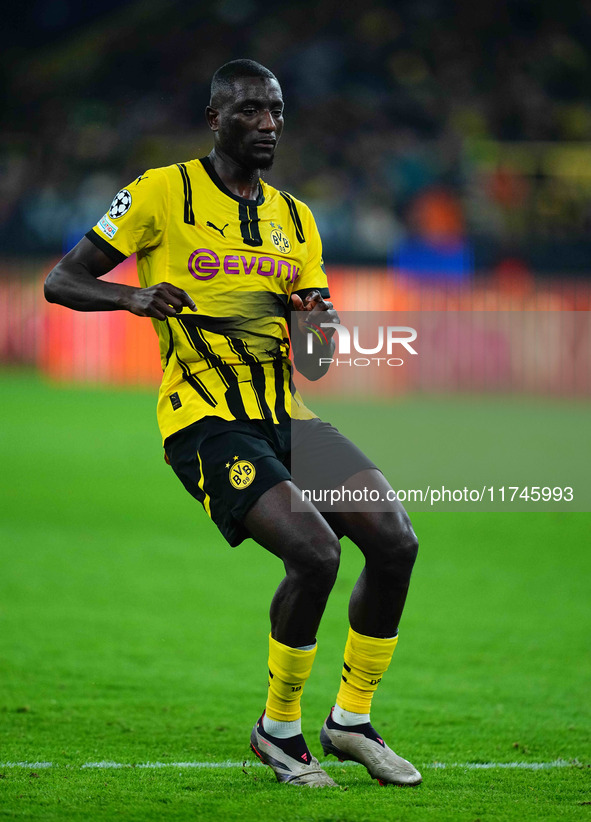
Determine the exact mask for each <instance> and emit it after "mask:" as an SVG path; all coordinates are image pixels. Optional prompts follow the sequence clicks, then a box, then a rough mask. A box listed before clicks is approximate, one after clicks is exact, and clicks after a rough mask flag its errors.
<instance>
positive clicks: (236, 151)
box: [212, 77, 283, 170]
mask: <svg viewBox="0 0 591 822" xmlns="http://www.w3.org/2000/svg"><path fill="white" fill-rule="evenodd" d="M215 123H216V125H217V129H216V128H214V131H216V146H217V147H219V148H220V149H221V150H222V151H224V152H225V153H226V154H227V155H228V156H230V157H231V158H232V159H233V160H234V161H235V162H237V163H238V164H239V165H241V166H242V167H243V168H248V169H252V170H254V169H266V168H271V166H272V165H273V160H274V157H275V147H276V145H277V143H278V141H279V138H280V137H281V132H282V131H283V97H282V95H281V88H280V86H279V83H278V82H277V81H276V80H270V79H266V78H263V77H244V78H242V79H240V80H237V81H236V82H235V83H234V96H233V97H232V99H229V100H226V101H225V102H224V104H223V105H222V106H220V108H219V110H218V116H217V118H215ZM212 127H213V125H212Z"/></svg>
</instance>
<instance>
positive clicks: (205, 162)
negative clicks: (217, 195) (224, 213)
mask: <svg viewBox="0 0 591 822" xmlns="http://www.w3.org/2000/svg"><path fill="white" fill-rule="evenodd" d="M199 162H200V163H201V165H202V166H203V168H204V169H205V170H206V171H207V173H208V175H209V177H210V178H211V181H212V183H214V184H215V185H216V186H217V187H218V188H219V190H220V191H221V192H223V193H224V194H225V195H226V196H227V197H231V198H232V199H233V200H236V202H238V203H244V204H245V205H255V206H260V205H262V204H263V203H264V202H265V195H264V194H263V187H262V185H261V183H260V180H259V195H258V197H257V198H256V200H247V199H246V197H239V196H238V195H237V194H232V192H231V191H230V189H229V188H228V187H227V186H225V185H224V183H223V182H222V179H221V177H220V176H219V174H218V173H217V171H216V170H215V168H214V167H213V163H212V162H211V160H210V159H209V157H201V158H200V160H199Z"/></svg>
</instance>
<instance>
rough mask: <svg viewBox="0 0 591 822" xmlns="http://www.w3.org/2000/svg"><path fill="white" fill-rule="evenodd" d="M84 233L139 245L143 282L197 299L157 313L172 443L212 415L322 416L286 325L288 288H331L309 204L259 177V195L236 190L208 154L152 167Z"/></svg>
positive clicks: (118, 253)
mask: <svg viewBox="0 0 591 822" xmlns="http://www.w3.org/2000/svg"><path fill="white" fill-rule="evenodd" d="M86 236H87V237H88V238H89V239H90V240H91V241H92V242H93V243H94V244H95V245H96V246H98V247H99V248H100V249H102V250H103V251H104V252H105V253H106V254H107V255H108V256H109V257H110V258H111V259H112V260H113V261H115V262H121V261H122V260H124V259H125V258H126V257H128V256H129V255H130V254H133V253H137V267H138V274H139V279H140V284H141V286H142V287H148V286H151V285H155V284H157V283H159V282H169V283H172V284H174V285H176V286H178V287H179V288H182V289H184V290H185V291H186V292H187V293H188V294H190V296H191V297H192V299H193V300H194V302H195V304H196V306H197V312H196V313H195V312H193V311H190V310H189V309H186V308H185V309H183V311H182V312H181V313H180V314H178V315H177V316H176V317H171V318H168V319H166V320H152V322H153V324H154V327H155V329H156V331H157V333H158V337H159V341H160V355H161V359H162V369H163V372H164V373H163V378H162V384H161V387H160V394H159V399H158V422H159V425H160V430H161V432H162V437H163V439H166V437H168V436H170V435H171V434H173V433H174V432H175V431H178V430H180V429H181V428H185V427H186V426H187V425H190V424H191V423H193V422H196V421H197V420H199V419H201V418H202V417H206V416H215V417H221V418H222V419H239V420H245V419H267V420H270V421H272V422H274V423H279V422H285V421H286V420H288V419H289V418H295V419H309V418H312V417H314V416H315V415H314V414H313V413H312V412H311V411H309V410H308V409H307V408H306V407H305V405H304V404H303V402H302V399H301V397H300V395H299V393H298V392H297V391H296V390H295V388H294V385H293V381H292V366H291V361H290V358H289V336H288V329H287V317H288V305H289V299H290V296H291V294H293V293H295V292H306V293H307V292H308V291H309V290H310V289H312V288H317V289H319V290H320V292H321V294H322V295H323V296H328V289H327V282H326V274H325V272H324V265H323V263H322V246H321V242H320V237H319V234H318V229H317V228H316V224H315V222H314V218H313V216H312V213H311V211H310V209H309V208H308V207H307V206H306V205H305V204H304V203H302V202H300V201H298V200H296V199H295V198H293V197H292V196H291V195H289V194H287V193H286V192H283V191H278V190H277V189H275V188H273V187H272V186H270V185H268V184H267V183H265V182H263V181H262V180H261V181H260V183H259V195H258V198H257V199H256V200H245V199H243V198H242V197H238V196H236V195H235V194H232V192H230V191H229V190H228V189H227V188H226V186H225V185H224V183H223V182H222V181H221V179H220V178H219V176H218V175H217V173H216V171H215V169H214V167H213V165H212V163H211V162H210V161H209V159H208V158H204V159H201V160H192V161H190V162H187V163H179V164H177V165H173V166H168V167H166V168H156V169H150V170H149V171H146V172H145V173H144V174H142V175H141V176H140V177H138V178H137V180H135V181H134V182H133V183H131V185H129V186H127V188H124V189H122V190H121V191H120V192H119V193H118V194H117V195H116V196H115V198H114V200H113V202H112V204H111V207H110V209H109V211H108V212H107V213H106V214H105V215H104V217H102V218H101V219H100V220H99V221H98V223H97V224H96V226H94V228H93V229H91V230H90V231H89V232H88V234H87V235H86Z"/></svg>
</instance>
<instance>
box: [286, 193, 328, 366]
mask: <svg viewBox="0 0 591 822" xmlns="http://www.w3.org/2000/svg"><path fill="white" fill-rule="evenodd" d="M295 202H296V203H297V208H298V211H299V213H300V214H301V218H302V224H303V234H304V237H305V243H306V248H307V252H308V254H307V259H306V261H305V264H304V266H303V267H302V272H301V274H300V276H299V277H298V279H297V280H296V283H295V288H294V290H293V291H292V292H291V295H290V297H291V304H290V307H291V309H292V313H291V329H290V333H291V347H292V353H293V359H294V363H295V366H296V368H297V369H298V371H299V372H300V373H301V374H303V375H304V377H306V378H307V379H309V380H318V379H320V377H323V376H324V375H325V374H326V372H327V371H328V369H329V367H330V364H331V360H332V357H333V353H334V348H335V345H334V340H333V334H334V332H335V326H336V325H338V323H339V322H340V321H339V316H338V314H337V312H336V311H335V309H334V307H333V304H332V303H331V302H329V299H330V298H329V293H330V292H329V290H328V281H327V278H326V271H325V268H324V262H323V260H322V241H321V239H320V234H319V232H318V228H317V227H316V221H315V220H314V216H313V215H312V212H311V211H310V209H309V208H308V206H306V205H305V204H304V203H301V202H299V201H297V200H296V201H295ZM326 325H327V326H328V327H324V326H326Z"/></svg>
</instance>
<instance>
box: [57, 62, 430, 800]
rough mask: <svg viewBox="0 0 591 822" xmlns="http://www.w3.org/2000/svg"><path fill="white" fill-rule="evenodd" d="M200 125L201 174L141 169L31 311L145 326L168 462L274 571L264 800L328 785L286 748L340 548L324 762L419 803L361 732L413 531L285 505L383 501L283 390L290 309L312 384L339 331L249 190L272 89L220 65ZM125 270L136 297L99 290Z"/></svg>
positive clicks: (313, 233)
mask: <svg viewBox="0 0 591 822" xmlns="http://www.w3.org/2000/svg"><path fill="white" fill-rule="evenodd" d="M206 118H207V122H208V124H209V127H210V129H211V131H212V132H213V143H214V146H213V149H212V151H211V153H210V154H209V156H207V157H204V158H202V159H200V160H191V161H190V162H183V163H178V164H177V165H172V166H169V167H167V168H156V169H150V170H148V171H146V172H145V173H143V174H141V175H140V176H139V177H138V178H137V179H136V180H134V181H133V182H132V183H131V184H130V185H128V186H127V187H126V188H124V189H122V190H121V191H120V192H119V193H118V194H117V195H116V196H115V199H114V200H113V202H112V204H111V207H110V209H109V211H108V212H107V213H106V214H105V215H104V216H103V217H102V218H101V219H100V220H99V221H98V223H97V225H95V226H94V228H92V229H91V230H90V231H89V232H88V233H87V234H86V236H85V237H84V238H83V239H81V240H80V242H79V243H78V245H77V246H76V247H75V248H74V249H73V250H72V251H70V252H69V253H68V254H67V255H66V256H65V257H64V258H63V259H62V260H61V262H59V263H58V264H57V266H56V267H55V268H54V269H53V271H51V273H50V274H49V276H48V277H47V280H46V284H45V295H46V298H47V299H48V300H49V301H50V302H57V303H61V304H62V305H65V306H68V307H69V308H73V309H75V310H78V311H112V310H116V309H122V310H126V311H130V312H131V313H133V314H136V315H138V316H140V317H150V318H151V319H152V323H153V325H154V328H155V330H156V332H157V334H158V337H159V341H160V355H161V360H162V369H163V378H162V385H161V388H160V393H159V399H158V420H159V425H160V430H161V433H162V438H163V442H164V449H165V454H166V459H167V461H168V462H169V463H170V464H171V465H172V468H173V469H174V471H175V473H176V474H177V476H178V477H179V479H180V480H181V482H182V483H183V484H184V486H185V488H186V489H187V490H188V491H189V493H190V494H192V495H193V496H194V497H195V498H196V499H197V500H199V502H200V503H201V504H202V505H203V507H204V508H205V510H206V512H207V513H208V514H209V516H210V517H211V518H212V519H213V521H214V522H215V523H216V525H217V526H218V528H219V529H220V531H221V532H222V534H223V535H224V537H225V538H226V540H227V541H228V542H229V543H230V545H232V546H236V545H238V544H239V543H240V542H242V540H244V539H245V538H247V537H252V538H253V539H254V540H256V541H257V542H258V543H259V544H260V545H261V546H263V548H265V549H266V550H268V551H270V552H271V553H273V554H274V555H275V556H277V557H278V558H279V559H280V560H281V561H282V562H283V564H284V566H285V572H286V575H285V578H284V579H283V581H282V582H281V584H280V585H279V588H278V589H277V592H276V593H275V596H274V597H273V600H272V602H271V611H270V616H271V634H270V637H269V690H268V696H267V703H266V708H265V711H264V713H263V715H262V716H261V717H260V719H259V720H258V721H257V722H256V724H255V726H254V728H253V730H252V734H251V747H252V749H253V751H254V752H255V753H256V754H257V755H258V756H259V757H260V759H261V760H262V761H263V762H264V763H266V764H267V765H270V767H271V768H272V769H273V771H274V772H275V775H276V777H277V779H278V780H279V781H280V782H286V783H288V784H290V785H307V786H318V787H321V786H334V785H335V784H336V783H335V782H333V780H332V779H331V778H330V777H329V776H328V774H327V773H326V772H325V771H324V770H323V769H322V768H321V767H320V765H319V763H318V760H317V759H316V758H315V757H313V756H312V755H311V753H310V751H309V749H308V746H307V744H306V742H305V740H304V737H303V736H302V732H301V721H300V717H301V710H300V699H301V695H302V688H303V686H304V683H305V682H306V680H307V679H308V677H309V676H310V673H311V670H312V663H313V661H314V657H315V655H316V631H317V628H318V625H319V623H320V620H321V617H322V614H323V612H324V608H325V605H326V602H327V598H328V596H329V594H330V591H331V589H332V587H333V584H334V582H335V579H336V574H337V569H338V566H339V552H340V543H339V538H340V537H341V536H343V535H346V536H348V537H350V538H351V540H352V541H353V542H354V543H355V544H356V545H357V546H358V547H359V549H360V550H361V552H362V554H363V556H364V558H365V567H364V569H363V571H362V573H361V576H360V577H359V579H358V581H357V583H356V585H355V587H354V589H353V592H352V595H351V600H350V604H349V622H350V629H349V635H348V638H347V640H346V644H345V650H344V663H343V670H342V676H341V681H340V688H339V690H338V693H337V695H336V703H335V706H334V708H333V709H332V710H331V712H330V714H329V716H328V718H327V719H326V721H325V723H324V726H323V727H322V730H321V733H320V741H321V744H322V748H323V750H324V752H325V754H334V755H336V756H337V757H339V758H340V759H342V760H344V759H350V760H354V761H356V762H360V763H362V764H363V765H365V766H366V768H367V770H368V772H369V774H370V775H371V776H372V777H373V778H376V779H378V780H379V781H380V782H381V783H393V784H400V785H416V784H418V783H419V782H420V781H421V775H420V774H419V772H418V771H417V770H416V769H415V768H414V767H413V765H411V764H410V763H409V762H407V761H406V760H404V759H402V758H401V757H399V756H397V755H396V754H395V753H394V752H393V751H392V750H391V749H390V748H389V747H388V746H387V745H386V743H385V742H384V740H383V739H382V738H381V736H380V735H379V734H378V733H377V732H376V731H375V730H374V728H373V726H372V724H371V722H370V706H371V700H372V697H373V694H374V692H375V690H376V688H377V686H378V683H379V682H380V681H381V679H382V676H383V674H384V673H385V671H386V669H387V668H388V666H389V664H390V660H391V657H392V654H393V651H394V648H395V647H396V643H397V641H398V623H399V620H400V616H401V613H402V609H403V607H404V602H405V599H406V595H407V591H408V586H409V581H410V576H411V571H412V567H413V564H414V561H415V557H416V553H417V540H416V537H415V534H414V532H413V529H412V526H411V524H410V521H409V519H408V517H407V515H406V513H405V511H404V509H403V508H402V506H401V505H400V503H399V502H398V501H396V500H394V501H392V502H391V503H389V507H388V509H387V510H382V511H362V510H351V509H350V508H349V510H347V507H346V506H345V505H343V504H341V505H340V506H335V507H334V509H332V510H331V511H330V512H329V513H326V514H324V515H322V514H321V513H320V512H319V511H318V510H317V509H316V508H315V507H314V506H313V505H312V503H309V502H302V500H301V495H300V494H299V489H301V488H310V487H323V488H334V487H339V488H340V487H341V486H344V488H345V489H348V490H351V491H354V490H357V489H369V490H372V491H373V490H377V491H378V492H379V495H380V497H381V498H383V499H385V498H386V497H387V494H388V492H389V491H391V488H390V485H389V484H388V482H387V481H386V479H385V477H384V476H383V474H382V473H381V472H380V471H379V470H378V469H377V468H376V467H375V465H374V464H373V463H372V462H371V460H369V459H368V458H367V457H366V456H365V455H364V454H363V453H362V452H361V451H360V450H359V449H358V448H357V447H356V446H355V445H353V444H352V443H351V442H350V441H349V440H347V439H346V438H345V437H344V436H342V435H341V434H340V433H339V432H338V431H337V430H336V429H335V428H333V427H332V426H331V425H329V424H328V423H324V422H321V421H320V420H319V419H318V418H317V417H316V416H315V415H314V414H313V413H312V412H311V411H310V410H308V409H307V408H306V406H305V405H304V402H303V400H302V398H301V396H300V394H299V393H298V391H297V390H296V389H295V387H294V385H293V381H292V362H291V359H290V353H289V352H290V335H289V332H288V324H287V320H288V314H289V308H291V309H292V310H293V311H294V312H295V313H294V316H295V317H296V318H297V322H294V323H293V324H292V329H291V348H292V351H293V355H294V363H295V365H296V367H297V369H298V370H299V371H301V372H302V373H303V374H304V375H306V376H307V377H309V378H310V379H318V378H319V377H321V376H322V375H323V373H324V372H325V371H326V368H327V365H326V363H324V364H323V365H320V363H319V360H320V359H321V358H322V360H323V361H325V360H329V359H330V355H331V353H332V351H333V350H334V343H333V340H332V331H333V330H334V328H332V329H331V328H328V329H325V331H326V333H325V334H324V335H318V337H317V338H316V337H314V344H313V350H312V352H309V351H308V346H307V344H306V340H307V337H308V334H307V330H308V328H309V323H313V324H314V325H316V326H318V324H319V323H320V322H328V323H329V324H332V325H333V326H334V325H335V324H336V323H338V316H337V314H336V312H335V310H334V308H333V306H332V304H331V303H330V302H329V301H328V298H329V292H328V286H327V280H326V274H325V271H324V265H323V262H322V250H321V242H320V237H319V235H318V231H317V228H316V225H315V223H314V218H313V217H312V214H311V212H310V210H309V209H308V208H307V206H306V205H304V203H302V202H300V201H298V200H296V199H295V198H294V197H292V196H291V195H290V194H287V193H286V192H283V191H277V190H276V189H274V188H272V187H271V186H270V185H268V184H267V183H266V182H265V181H263V180H262V179H261V171H263V170H267V169H269V168H270V167H271V165H272V163H273V158H274V155H275V149H276V146H277V142H278V140H279V138H280V137H281V132H282V130H283V98H282V94H281V88H280V86H279V83H278V81H277V79H276V77H275V76H274V75H273V74H272V73H271V72H270V71H269V70H268V69H266V68H264V67H263V66H261V65H260V64H258V63H255V62H254V61H252V60H235V61H233V62H231V63H227V64H226V65H224V66H222V67H221V68H220V69H218V71H216V73H215V74H214V76H213V79H212V84H211V100H210V104H209V106H207V108H206ZM134 253H135V254H137V267H138V274H139V279H140V284H141V285H140V287H139V288H135V287H131V286H125V285H122V284H117V283H112V282H105V281H104V280H101V279H100V278H101V276H102V275H104V274H106V273H107V272H108V271H110V270H111V269H112V268H113V267H114V266H116V265H117V264H118V263H120V262H121V261H122V260H124V259H125V258H126V257H128V256H130V255H131V254H134ZM319 354H320V355H321V357H319ZM295 454H297V460H295V459H292V455H295ZM292 462H293V463H294V468H293V470H292ZM296 463H297V467H296ZM296 497H299V504H298V505H297V506H293V505H292V501H293V499H294V498H296Z"/></svg>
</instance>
